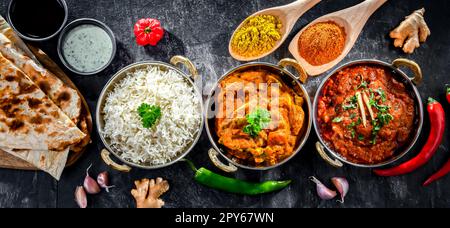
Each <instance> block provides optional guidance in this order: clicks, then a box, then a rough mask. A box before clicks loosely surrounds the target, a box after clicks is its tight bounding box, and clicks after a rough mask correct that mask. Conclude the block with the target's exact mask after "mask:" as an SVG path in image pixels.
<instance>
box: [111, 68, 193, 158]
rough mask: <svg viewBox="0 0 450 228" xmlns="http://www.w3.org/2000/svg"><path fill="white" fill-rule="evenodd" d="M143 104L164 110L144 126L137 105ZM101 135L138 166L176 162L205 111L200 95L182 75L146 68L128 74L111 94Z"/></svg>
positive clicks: (190, 140)
mask: <svg viewBox="0 0 450 228" xmlns="http://www.w3.org/2000/svg"><path fill="white" fill-rule="evenodd" d="M142 103H148V104H150V105H157V106H159V107H160V108H161V118H160V119H159V120H158V121H157V122H156V124H155V125H154V126H153V127H152V128H149V129H147V128H144V127H143V126H142V123H141V117H140V116H139V114H138V112H137V109H138V107H139V106H140V105H141V104H142ZM103 115H104V122H105V126H104V130H103V136H104V137H105V139H107V140H110V143H111V147H112V148H113V149H114V150H115V151H116V152H117V153H119V155H120V156H121V157H122V158H123V159H125V160H127V161H131V162H133V163H136V164H148V165H161V164H165V163H168V162H171V161H173V160H174V159H175V158H176V157H178V156H179V155H180V154H181V153H182V152H184V150H185V149H186V147H187V146H188V145H189V144H190V143H192V141H193V140H194V139H195V136H196V134H197V133H198V131H199V128H200V124H201V119H202V116H201V115H202V114H201V104H200V101H199V98H198V97H197V95H196V94H195V93H194V89H193V88H192V86H191V85H190V84H189V83H188V82H186V81H185V79H184V78H183V76H181V75H180V74H179V73H177V72H176V71H173V70H167V71H162V70H160V69H159V67H148V68H147V69H144V70H138V71H135V72H133V73H130V74H128V75H127V76H126V77H125V78H124V79H123V80H122V81H120V82H119V83H117V84H116V85H115V87H114V89H113V90H112V92H111V93H109V94H108V95H107V98H106V102H105V106H104V108H103Z"/></svg>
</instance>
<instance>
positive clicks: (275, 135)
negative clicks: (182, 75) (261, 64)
mask: <svg viewBox="0 0 450 228" xmlns="http://www.w3.org/2000/svg"><path fill="white" fill-rule="evenodd" d="M219 89H220V92H219V94H218V96H217V98H216V99H217V100H216V107H218V108H217V113H216V119H215V127H216V134H217V136H218V138H219V139H218V141H219V143H220V144H221V145H223V146H224V147H225V148H226V150H227V152H228V154H227V155H228V156H229V157H230V158H232V159H233V160H236V161H238V162H239V163H241V164H245V165H249V166H255V167H265V166H273V165H275V164H277V163H279V162H281V161H283V160H284V159H286V158H288V157H290V156H291V155H292V154H293V153H294V151H295V149H296V146H297V142H298V141H299V138H300V136H301V132H302V128H303V124H304V119H305V113H304V111H303V109H302V106H303V103H304V100H303V97H302V96H300V95H298V94H297V93H296V92H295V91H294V90H293V89H292V88H291V87H289V86H288V85H287V84H286V83H284V82H283V81H282V80H280V77H279V76H278V75H277V74H275V73H272V72H268V71H266V70H262V69H256V70H246V71H242V72H234V73H232V74H230V75H228V76H227V77H226V78H225V79H223V80H222V81H221V82H220V83H219Z"/></svg>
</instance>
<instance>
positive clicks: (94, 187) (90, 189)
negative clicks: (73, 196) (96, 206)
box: [83, 164, 100, 194]
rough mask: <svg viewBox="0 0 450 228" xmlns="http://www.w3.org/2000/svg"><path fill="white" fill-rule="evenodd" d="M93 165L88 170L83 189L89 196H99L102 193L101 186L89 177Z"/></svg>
mask: <svg viewBox="0 0 450 228" xmlns="http://www.w3.org/2000/svg"><path fill="white" fill-rule="evenodd" d="M91 166H92V164H91V165H90V166H89V167H88V168H87V169H86V177H85V178H84V182H83V187H84V189H85V191H86V192H87V193H88V194H97V193H99V192H100V186H98V184H97V182H96V181H95V180H94V178H92V177H91V176H89V169H90V168H91Z"/></svg>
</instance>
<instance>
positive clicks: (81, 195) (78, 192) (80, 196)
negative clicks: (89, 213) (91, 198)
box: [75, 186, 87, 208]
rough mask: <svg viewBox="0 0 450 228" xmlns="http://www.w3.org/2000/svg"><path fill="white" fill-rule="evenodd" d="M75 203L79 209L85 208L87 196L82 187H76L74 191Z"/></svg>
mask: <svg viewBox="0 0 450 228" xmlns="http://www.w3.org/2000/svg"><path fill="white" fill-rule="evenodd" d="M75 202H77V204H78V206H79V207H80V208H86V207H87V196H86V192H85V191H84V188H83V186H77V188H76V189H75Z"/></svg>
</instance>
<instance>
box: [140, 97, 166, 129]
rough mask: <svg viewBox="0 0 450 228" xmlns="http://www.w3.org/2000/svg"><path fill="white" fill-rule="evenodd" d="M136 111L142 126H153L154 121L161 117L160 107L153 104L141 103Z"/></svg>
mask: <svg viewBox="0 0 450 228" xmlns="http://www.w3.org/2000/svg"><path fill="white" fill-rule="evenodd" d="M137 111H138V113H139V116H140V117H141V122H142V126H144V128H151V127H153V125H155V123H156V121H157V120H158V119H159V118H161V108H160V107H158V106H155V105H149V104H147V103H142V104H141V105H140V106H139V108H138V109H137Z"/></svg>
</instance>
